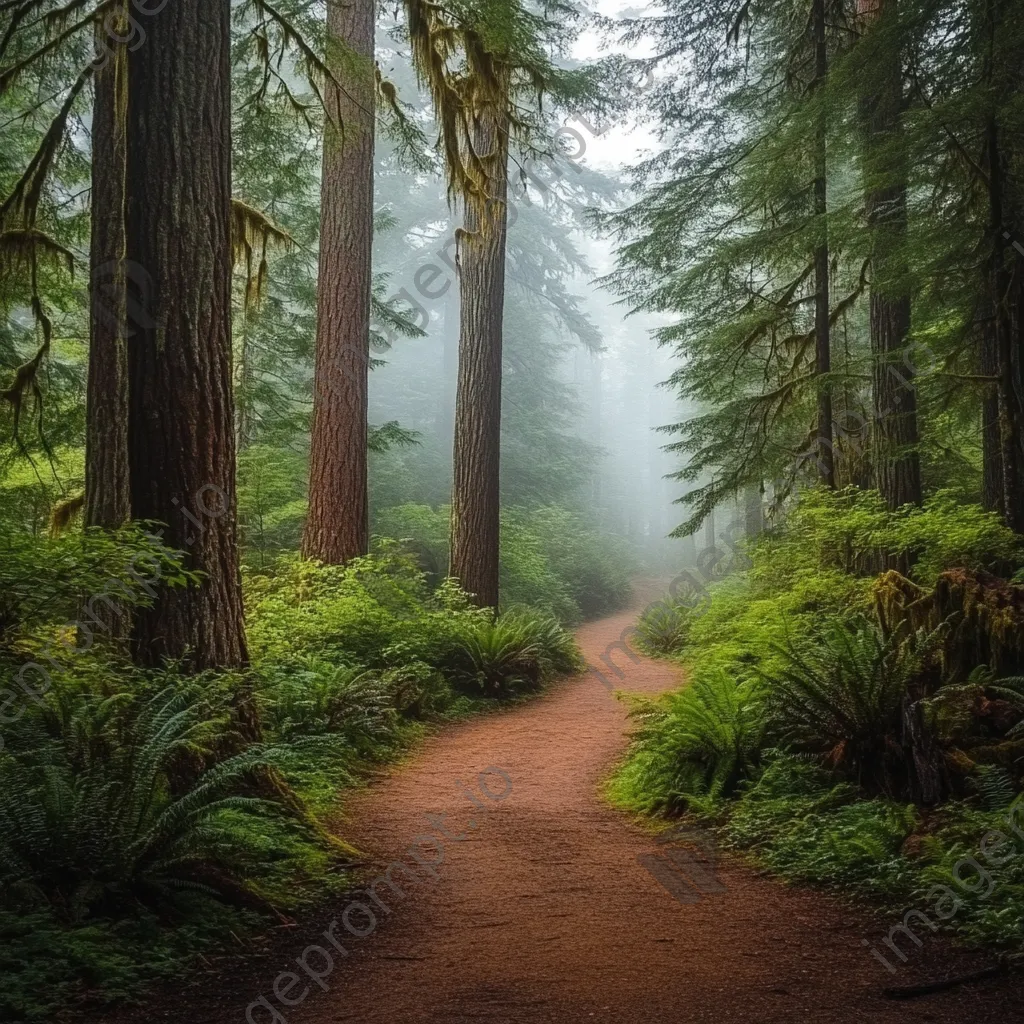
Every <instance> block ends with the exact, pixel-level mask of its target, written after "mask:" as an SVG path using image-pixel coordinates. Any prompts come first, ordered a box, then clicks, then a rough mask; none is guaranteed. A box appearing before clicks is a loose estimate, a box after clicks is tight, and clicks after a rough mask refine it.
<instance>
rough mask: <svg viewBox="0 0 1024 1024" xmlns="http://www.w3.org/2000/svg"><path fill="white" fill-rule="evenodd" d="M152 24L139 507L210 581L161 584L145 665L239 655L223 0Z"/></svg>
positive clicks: (132, 430) (132, 447)
mask: <svg viewBox="0 0 1024 1024" xmlns="http://www.w3.org/2000/svg"><path fill="white" fill-rule="evenodd" d="M146 27H147V31H148V39H147V41H146V45H145V46H143V47H141V48H139V49H138V50H137V51H136V52H134V53H130V54H129V58H128V69H129V70H128V162H127V166H128V170H127V196H126V211H127V218H126V223H127V245H126V253H127V264H126V265H127V266H129V267H136V268H138V273H139V274H140V275H143V274H144V275H145V277H146V279H147V280H150V281H152V290H151V294H150V296H149V302H148V310H149V316H150V317H151V319H147V320H146V321H145V324H146V326H143V327H141V328H140V329H139V330H138V331H137V332H136V333H135V335H133V337H132V339H131V344H130V345H129V349H128V371H129V380H130V392H131V396H130V421H129V463H130V470H131V501H132V513H133V515H134V516H135V517H136V518H138V519H149V520H156V521H159V522H161V523H164V524H166V528H165V531H164V539H165V542H166V543H168V544H170V545H171V546H172V547H175V548H179V549H182V550H184V551H185V552H186V565H187V566H188V567H190V568H192V569H195V570H199V571H200V572H201V573H202V574H203V578H202V582H201V583H199V584H198V585H194V586H189V587H186V588H173V589H171V588H165V587H160V586H158V587H157V597H156V599H155V601H154V604H153V607H152V608H148V609H141V610H140V611H139V613H138V614H137V616H136V621H135V623H134V628H133V638H132V639H133V651H134V654H135V657H136V658H137V660H138V661H139V662H140V663H142V664H146V665H152V664H156V663H158V662H160V661H161V659H163V658H174V659H179V658H180V659H184V661H185V664H186V665H188V666H189V667H190V668H193V669H196V670H198V669H206V668H228V667H233V666H240V665H243V664H245V662H246V660H247V655H246V646H245V632H244V622H243V614H242V590H241V580H240V576H239V568H238V547H237V536H236V530H237V519H236V515H235V440H234V423H233V412H234V410H233V402H232V393H231V270H232V252H231V216H230V215H231V64H230V44H231V2H230V0H175V2H174V3H172V4H168V5H167V6H166V7H164V8H163V9H162V10H160V11H159V12H158V13H154V14H152V15H151V16H150V18H149V19H148V20H147V23H146ZM128 285H129V295H128V302H129V305H130V304H131V303H132V302H133V298H138V296H133V288H134V286H133V283H132V281H131V280H129V282H128ZM140 575H141V576H142V577H143V578H145V579H148V580H150V581H152V579H153V576H152V574H150V573H148V572H147V571H146V570H145V569H141V570H140ZM148 585H149V586H151V587H152V586H153V583H152V582H150V583H149V584H148Z"/></svg>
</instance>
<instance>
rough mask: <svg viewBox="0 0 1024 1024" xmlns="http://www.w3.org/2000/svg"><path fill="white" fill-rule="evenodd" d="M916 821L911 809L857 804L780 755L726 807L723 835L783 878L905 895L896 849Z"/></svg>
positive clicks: (847, 790) (905, 869)
mask: <svg viewBox="0 0 1024 1024" xmlns="http://www.w3.org/2000/svg"><path fill="white" fill-rule="evenodd" d="M917 823H918V818H917V815H916V812H915V811H914V809H913V808H912V807H909V806H907V805H904V804H899V803H893V802H890V801H885V800H860V799H858V791H857V789H856V787H854V786H851V785H849V784H845V783H841V784H838V785H837V784H836V783H835V781H834V779H832V777H831V776H830V775H829V774H828V773H827V772H825V771H823V770H821V769H819V768H816V767H815V766H813V765H809V764H807V763H806V762H802V761H799V760H797V759H795V758H793V757H790V756H784V755H782V756H776V757H774V758H772V759H771V760H770V761H769V762H768V764H767V766H766V768H765V770H764V772H763V774H762V775H761V777H760V778H759V779H758V780H757V781H756V782H755V783H754V784H752V785H751V786H749V787H748V788H747V789H746V790H745V791H744V792H743V794H742V795H741V796H740V798H739V799H738V800H737V801H736V803H735V805H734V806H733V807H731V808H730V814H729V818H728V821H727V823H726V824H725V825H724V827H723V830H722V832H723V838H724V840H725V841H726V842H727V843H728V844H731V845H733V846H737V847H739V848H741V849H748V850H751V851H753V852H754V853H755V855H756V857H757V859H758V860H759V861H760V862H761V863H764V864H766V865H767V866H769V867H771V868H772V869H773V870H775V871H777V872H779V874H781V875H783V877H785V878H790V879H793V880H795V881H804V882H815V883H819V884H836V885H842V886H844V887H849V888H853V889H855V890H857V891H858V892H860V893H861V894H862V895H865V896H867V895H874V896H879V895H893V894H900V893H903V892H905V891H907V890H906V885H907V879H908V877H909V875H910V873H911V869H910V868H909V866H908V865H907V864H906V863H905V862H904V861H903V860H902V859H901V856H900V851H901V847H902V845H903V843H904V841H905V840H906V838H907V836H909V835H910V834H911V833H912V832H913V831H914V829H915V827H916V826H917Z"/></svg>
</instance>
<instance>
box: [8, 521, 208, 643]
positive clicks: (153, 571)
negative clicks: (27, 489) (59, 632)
mask: <svg viewBox="0 0 1024 1024" xmlns="http://www.w3.org/2000/svg"><path fill="white" fill-rule="evenodd" d="M195 579H196V577H195V576H194V574H191V573H188V572H186V571H185V570H184V569H183V568H182V559H181V553H180V552H176V551H173V550H172V549H170V548H168V547H165V546H164V545H163V544H162V543H161V541H160V538H159V536H158V535H157V534H155V533H153V532H152V531H151V530H149V529H147V527H146V524H145V523H133V524H132V525H130V526H126V527H124V528H122V529H121V530H117V531H112V532H107V531H104V530H84V531H81V532H78V533H72V534H68V535H67V536H61V537H58V538H43V537H34V536H30V535H28V534H24V533H20V532H18V531H16V530H13V529H11V528H10V525H9V524H7V525H5V524H4V523H3V521H2V520H0V653H2V652H4V651H5V650H6V651H8V652H9V651H10V649H11V647H12V646H13V645H14V644H16V643H17V642H19V641H22V640H25V639H26V638H27V637H30V636H32V635H33V634H38V633H40V632H42V631H45V630H47V627H53V626H64V625H66V624H69V623H74V622H75V621H76V620H77V619H78V618H79V617H80V616H81V615H82V607H83V605H87V606H89V611H94V612H95V614H96V615H97V616H99V617H101V619H102V621H103V622H104V623H105V626H100V625H97V624H96V623H95V620H93V619H91V618H89V612H87V614H86V616H85V617H86V618H87V619H88V622H87V623H86V625H88V624H89V623H90V622H91V623H93V625H94V627H95V628H94V630H93V631H94V632H96V633H99V635H100V636H102V631H103V629H104V628H109V624H110V615H111V608H112V607H113V608H120V609H127V608H131V607H146V606H148V605H150V604H151V603H152V600H153V598H152V590H153V587H151V586H150V584H152V583H153V582H154V581H156V580H159V581H160V584H161V585H162V586H182V585H184V584H186V583H190V582H194V581H195ZM104 616H106V617H105V618H103V617H104ZM54 639H55V638H54Z"/></svg>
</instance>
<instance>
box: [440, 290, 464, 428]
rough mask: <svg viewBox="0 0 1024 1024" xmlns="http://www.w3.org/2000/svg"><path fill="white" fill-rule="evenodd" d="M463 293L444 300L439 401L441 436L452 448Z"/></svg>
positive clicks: (447, 294) (450, 294)
mask: <svg viewBox="0 0 1024 1024" xmlns="http://www.w3.org/2000/svg"><path fill="white" fill-rule="evenodd" d="M459 315H460V314H459V292H458V288H457V287H456V288H449V289H448V290H447V291H446V292H445V296H444V316H443V319H442V329H441V389H440V394H439V395H438V400H437V412H438V415H437V433H438V437H439V438H440V440H441V441H442V443H444V444H447V445H451V444H452V438H453V436H454V434H455V393H456V389H457V387H458V379H459Z"/></svg>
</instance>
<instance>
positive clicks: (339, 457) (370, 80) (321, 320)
mask: <svg viewBox="0 0 1024 1024" xmlns="http://www.w3.org/2000/svg"><path fill="white" fill-rule="evenodd" d="M327 34H328V40H329V41H330V42H333V43H334V46H335V48H336V49H338V50H340V48H341V47H343V48H344V50H345V52H344V53H340V52H339V54H338V56H337V57H335V56H334V55H332V54H331V45H330V42H329V44H328V57H329V59H330V60H331V63H332V65H333V69H334V75H335V78H336V79H337V80H338V82H339V83H340V85H341V86H342V88H339V87H338V85H337V84H334V83H332V82H330V81H328V82H327V85H326V100H327V109H328V114H329V116H328V124H327V127H326V130H325V133H324V161H323V175H322V179H321V200H320V201H321V209H320V218H321V220H320V278H319V285H318V290H317V331H316V369H315V377H314V384H313V389H314V394H313V429H312V438H311V441H310V464H309V514H308V516H307V518H306V526H305V531H304V534H303V538H302V553H303V555H304V556H305V557H306V558H315V559H318V560H319V561H322V562H328V563H331V564H340V563H342V562H347V561H348V560H349V559H351V558H355V557H357V556H359V555H364V554H366V551H367V549H368V547H369V514H368V500H367V468H366V467H367V429H368V428H367V394H368V387H369V370H370V296H371V286H372V281H371V260H370V255H371V249H372V245H373V131H374V104H375V102H376V100H375V85H374V71H373V42H374V4H373V0H353V2H351V3H338V2H331V3H329V4H328V7H327ZM349 51H351V53H354V54H355V55H356V56H357V58H358V63H357V65H356V66H354V62H353V59H352V57H351V56H350V55H349Z"/></svg>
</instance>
